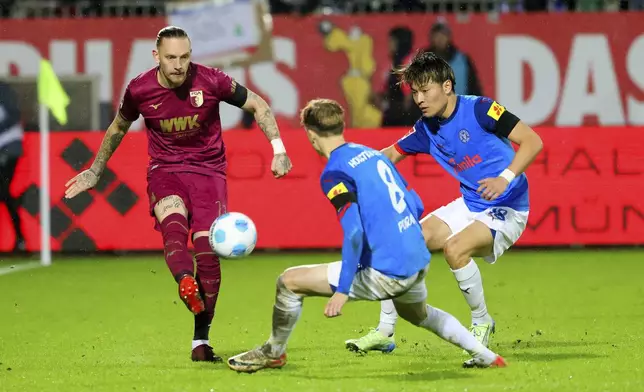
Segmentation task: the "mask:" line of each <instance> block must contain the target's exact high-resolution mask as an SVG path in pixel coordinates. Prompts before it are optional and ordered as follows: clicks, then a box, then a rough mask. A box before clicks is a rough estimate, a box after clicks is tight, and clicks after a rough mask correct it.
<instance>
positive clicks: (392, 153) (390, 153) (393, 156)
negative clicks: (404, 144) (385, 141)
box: [380, 144, 407, 165]
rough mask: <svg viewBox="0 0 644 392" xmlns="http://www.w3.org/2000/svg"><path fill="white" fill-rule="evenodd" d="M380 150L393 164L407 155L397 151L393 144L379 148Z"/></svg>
mask: <svg viewBox="0 0 644 392" xmlns="http://www.w3.org/2000/svg"><path fill="white" fill-rule="evenodd" d="M380 152H381V153H382V154H383V155H384V156H386V157H387V158H388V159H389V160H390V161H391V162H393V163H394V165H395V164H396V163H398V162H400V161H402V160H403V159H405V158H407V155H404V154H401V153H399V152H398V150H396V146H395V145H393V144H392V145H391V146H389V147H387V148H384V149H382V150H380Z"/></svg>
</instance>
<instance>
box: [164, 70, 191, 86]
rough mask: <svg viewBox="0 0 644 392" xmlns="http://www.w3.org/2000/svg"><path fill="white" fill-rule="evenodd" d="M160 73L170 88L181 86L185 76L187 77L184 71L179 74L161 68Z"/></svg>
mask: <svg viewBox="0 0 644 392" xmlns="http://www.w3.org/2000/svg"><path fill="white" fill-rule="evenodd" d="M161 75H162V76H163V79H165V82H166V84H167V85H168V87H170V88H176V87H179V86H181V85H182V84H183V82H185V81H186V78H187V74H186V72H183V73H181V74H180V75H178V74H175V73H174V72H171V73H166V72H164V71H163V70H161Z"/></svg>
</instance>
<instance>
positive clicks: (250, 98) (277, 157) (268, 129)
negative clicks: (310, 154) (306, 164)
mask: <svg viewBox="0 0 644 392" xmlns="http://www.w3.org/2000/svg"><path fill="white" fill-rule="evenodd" d="M242 109H244V110H246V111H249V112H251V113H253V114H254V115H255V121H257V125H259V127H260V128H261V130H262V132H264V135H266V137H267V138H268V140H269V141H270V142H271V145H272V146H273V153H274V157H273V163H272V165H271V170H272V171H273V175H274V176H275V178H280V177H282V176H284V175H286V174H287V173H288V172H289V171H290V170H291V168H292V167H293V165H292V164H291V160H290V159H289V157H288V155H286V148H285V147H284V143H283V142H282V139H281V138H280V131H279V128H278V127H277V121H275V116H274V115H273V111H272V110H271V108H270V106H268V103H267V102H266V101H265V100H264V98H262V97H260V96H259V95H257V94H255V93H254V92H252V91H251V90H248V95H247V98H246V103H245V104H244V105H243V106H242Z"/></svg>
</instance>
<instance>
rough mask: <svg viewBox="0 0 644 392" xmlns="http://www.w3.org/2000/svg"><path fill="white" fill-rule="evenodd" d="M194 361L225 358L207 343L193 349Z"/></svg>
mask: <svg viewBox="0 0 644 392" xmlns="http://www.w3.org/2000/svg"><path fill="white" fill-rule="evenodd" d="M192 361H193V362H223V361H224V360H223V359H222V358H221V357H220V356H219V355H217V354H215V352H214V351H213V349H212V347H210V346H209V345H207V344H202V345H199V346H197V347H195V348H193V349H192Z"/></svg>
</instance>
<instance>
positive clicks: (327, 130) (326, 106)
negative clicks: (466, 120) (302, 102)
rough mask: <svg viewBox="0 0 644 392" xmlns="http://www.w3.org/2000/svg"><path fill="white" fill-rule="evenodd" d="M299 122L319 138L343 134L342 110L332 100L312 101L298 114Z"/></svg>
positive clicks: (320, 99)
mask: <svg viewBox="0 0 644 392" xmlns="http://www.w3.org/2000/svg"><path fill="white" fill-rule="evenodd" d="M300 122H301V124H302V126H304V127H305V128H306V129H310V130H311V131H313V132H315V133H317V134H318V135H320V136H332V135H341V134H342V132H344V109H343V108H342V106H341V105H340V104H339V103H338V102H336V101H334V100H332V99H322V98H319V99H313V100H311V101H309V103H307V104H306V106H305V107H304V109H302V111H301V112H300Z"/></svg>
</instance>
